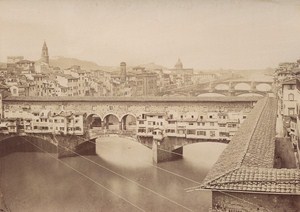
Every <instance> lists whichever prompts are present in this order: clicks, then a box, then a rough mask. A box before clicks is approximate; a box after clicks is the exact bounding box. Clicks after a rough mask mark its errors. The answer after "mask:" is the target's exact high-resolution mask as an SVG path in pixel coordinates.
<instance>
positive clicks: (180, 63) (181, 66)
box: [175, 58, 183, 69]
mask: <svg viewBox="0 0 300 212" xmlns="http://www.w3.org/2000/svg"><path fill="white" fill-rule="evenodd" d="M175 68H176V69H183V65H182V62H181V60H180V59H179V58H178V61H177V63H176V65H175Z"/></svg>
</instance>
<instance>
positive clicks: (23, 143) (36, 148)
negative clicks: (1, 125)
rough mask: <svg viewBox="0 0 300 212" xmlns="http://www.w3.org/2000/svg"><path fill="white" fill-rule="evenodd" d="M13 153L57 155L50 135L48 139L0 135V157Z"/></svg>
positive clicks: (56, 149)
mask: <svg viewBox="0 0 300 212" xmlns="http://www.w3.org/2000/svg"><path fill="white" fill-rule="evenodd" d="M15 152H48V153H55V154H58V148H57V145H55V144H54V142H53V140H52V139H51V136H50V135H49V137H48V138H46V137H39V136H34V135H24V136H21V135H0V157H4V156H6V155H9V154H12V153H15Z"/></svg>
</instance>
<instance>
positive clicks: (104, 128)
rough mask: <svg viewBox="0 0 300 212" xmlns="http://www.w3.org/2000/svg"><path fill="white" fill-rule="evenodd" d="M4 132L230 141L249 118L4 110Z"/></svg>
mask: <svg viewBox="0 0 300 212" xmlns="http://www.w3.org/2000/svg"><path fill="white" fill-rule="evenodd" d="M3 112H4V113H3V117H4V118H2V119H1V123H0V132H2V133H22V132H24V133H52V134H74V135H83V134H85V133H86V132H87V131H89V132H92V131H93V130H94V132H98V133H105V132H110V131H116V132H122V131H130V132H132V133H134V134H136V135H137V136H144V137H153V136H156V135H157V134H161V135H163V136H170V137H181V138H191V139H222V140H230V138H231V137H232V136H233V135H234V134H235V132H236V131H237V130H238V128H239V127H240V125H241V124H242V123H243V121H244V120H245V119H246V116H247V114H246V113H245V112H205V113H201V112H186V113H175V112H174V113H173V112H169V113H143V114H141V115H139V116H138V117H134V116H132V115H127V116H124V117H123V118H122V119H121V121H119V119H118V118H117V117H116V116H114V115H112V114H111V115H108V116H106V117H104V118H103V119H101V118H100V117H99V116H97V115H94V114H91V115H88V116H87V114H86V113H82V112H72V111H60V112H52V111H49V110H42V111H26V110H25V109H24V110H20V111H11V110H7V111H5V110H4V111H3Z"/></svg>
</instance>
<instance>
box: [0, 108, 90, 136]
mask: <svg viewBox="0 0 300 212" xmlns="http://www.w3.org/2000/svg"><path fill="white" fill-rule="evenodd" d="M20 117H22V118H20ZM85 117H86V114H85V113H79V112H72V111H60V112H52V111H50V110H42V111H31V112H28V111H27V110H26V108H22V109H20V110H19V111H10V110H5V111H4V119H2V120H1V123H2V124H3V123H4V124H5V125H6V126H7V127H8V131H9V132H10V133H11V132H13V133H16V132H17V130H18V131H20V130H21V131H23V132H25V133H51V134H72V135H83V134H84V122H85Z"/></svg>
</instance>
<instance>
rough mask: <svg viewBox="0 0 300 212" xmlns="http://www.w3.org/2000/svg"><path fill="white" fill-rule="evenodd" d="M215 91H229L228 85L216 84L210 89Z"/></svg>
mask: <svg viewBox="0 0 300 212" xmlns="http://www.w3.org/2000/svg"><path fill="white" fill-rule="evenodd" d="M212 88H213V89H215V90H229V85H228V84H225V83H220V84H216V85H214V86H213V87H212Z"/></svg>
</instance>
